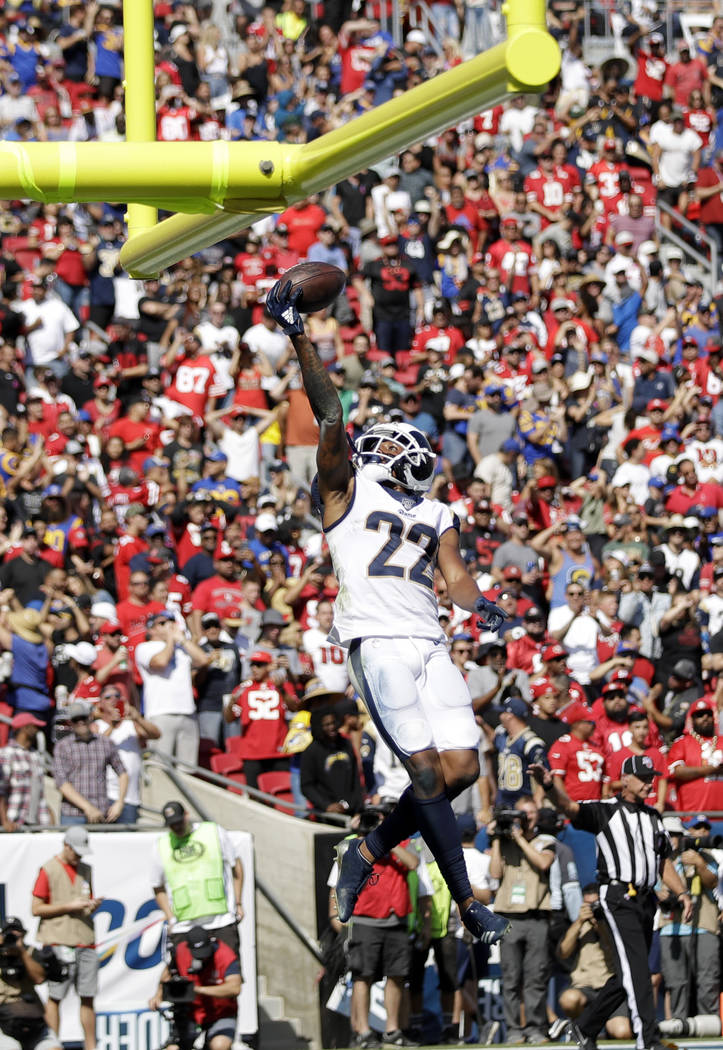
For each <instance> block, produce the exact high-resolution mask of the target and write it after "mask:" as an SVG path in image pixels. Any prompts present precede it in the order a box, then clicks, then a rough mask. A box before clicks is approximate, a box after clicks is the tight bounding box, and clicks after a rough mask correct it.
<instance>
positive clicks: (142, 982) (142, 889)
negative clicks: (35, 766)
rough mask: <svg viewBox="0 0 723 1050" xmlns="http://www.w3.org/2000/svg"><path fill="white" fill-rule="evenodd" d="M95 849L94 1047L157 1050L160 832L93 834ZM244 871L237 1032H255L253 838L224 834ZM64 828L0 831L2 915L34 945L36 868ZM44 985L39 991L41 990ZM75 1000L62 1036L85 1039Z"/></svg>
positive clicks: (66, 1011)
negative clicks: (154, 857)
mask: <svg viewBox="0 0 723 1050" xmlns="http://www.w3.org/2000/svg"><path fill="white" fill-rule="evenodd" d="M89 832H90V840H91V846H92V848H93V852H92V853H91V854H89V855H88V857H87V858H85V859H86V860H87V861H88V863H89V864H90V866H91V868H92V871H93V892H94V894H95V895H96V897H103V898H104V900H103V903H102V904H101V906H100V907H99V908H98V910H97V912H96V913H95V916H94V919H95V935H96V944H97V946H98V947H97V950H98V954H99V956H100V960H101V969H100V983H99V991H98V995H97V996H96V998H95V1008H96V1013H97V1025H96V1032H97V1037H98V1038H97V1045H98V1050H157V1048H158V1047H159V1046H161V1045H162V1044H163V1043H164V1041H165V1039H166V1036H167V1033H168V1025H167V1023H166V1022H165V1021H164V1019H163V1018H162V1017H161V1016H160V1015H159V1014H157V1013H154V1012H152V1011H151V1010H149V1009H148V1000H149V999H150V997H151V996H152V995H153V993H154V992H155V990H156V988H157V987H158V980H159V977H160V974H161V972H162V969H163V960H162V958H161V951H162V937H163V929H164V921H163V915H162V913H161V912H160V911H159V909H158V908H157V907H156V902H155V898H154V896H153V888H152V886H151V885H150V877H149V873H148V860H149V857H150V855H151V850H152V848H153V843H154V842H155V841H156V839H157V838H158V834H157V833H156V832H152V831H139V832H124V831H119V832H108V833H105V834H103V833H102V832H96V833H95V834H94V833H93V830H92V828H89ZM228 835H229V837H230V838H231V841H232V842H233V844H234V846H236V848H237V850H238V853H239V856H240V857H241V861H242V863H243V868H244V886H243V907H244V918H243V920H242V922H241V925H240V928H239V933H240V935H241V970H242V973H243V986H242V989H241V995H240V997H239V1025H238V1031H239V1033H246V1034H249V1033H252V1032H255V1031H256V1030H257V1029H258V1013H257V997H256V919H255V914H254V856H253V839H252V837H251V835H250V834H249V833H248V832H245V831H229V832H228ZM62 840H63V836H62V833H61V832H50V831H48V832H39V833H32V834H27V835H26V834H17V835H0V872H1V873H2V875H1V876H0V878H1V879H2V882H0V894H1V895H2V898H3V899H4V905H5V915H6V916H7V915H17V916H18V917H19V918H20V919H22V922H23V925H24V926H25V928H26V929H27V931H28V935H27V938H26V941H27V943H28V944H33V943H37V942H35V934H36V931H37V928H38V920H37V919H35V918H33V915H32V912H31V896H32V889H33V886H34V885H35V880H36V878H37V875H38V872H39V870H40V868H41V866H42V865H43V864H45V863H47V861H49V860H50V859H51V858H52V857H54V856H55V855H56V854H57V853H59V852H60V849H61V846H62ZM44 989H45V986H44V985H42V986H41V987H40V988H39V991H40V994H41V995H42V994H43V992H44ZM78 1013H79V1002H78V999H77V997H76V995H75V992H72V993H71V994H70V995H68V996H67V997H66V998H65V999H64V1000H63V1002H62V1004H61V1007H60V1016H61V1030H60V1037H61V1039H62V1040H64V1041H68V1042H72V1041H77V1040H80V1041H81V1042H82V1031H81V1028H80V1021H79V1016H78Z"/></svg>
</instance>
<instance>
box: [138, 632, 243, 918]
mask: <svg viewBox="0 0 723 1050" xmlns="http://www.w3.org/2000/svg"><path fill="white" fill-rule="evenodd" d="M136 652H137V650H136ZM198 824H199V822H198V821H195V822H193V823H192V824H191V827H192V828H193V829H194V830H195V829H196V828H197V827H198ZM216 827H217V828H218V839H219V842H220V844H221V855H222V857H223V888H224V893H225V895H226V906H227V908H228V911H226V912H224V913H223V914H222V915H212V916H208V917H205V916H201V917H200V918H197V919H188V920H187V921H186V922H175V923H174V924H173V932H174V933H185V932H186V931H187V930H190V929H191V927H192V926H203V928H204V929H206V930H219V929H220V928H221V927H222V926H229V925H231V923H235V922H236V898H235V896H234V888H233V866H234V864H235V863H236V859H237V857H238V856H239V854H238V853H237V852H236V849H235V848H234V845H233V843H232V842H231V839H230V838H229V837H228V835H227V834H226V832H225V830H224V829H223V828H222V827H221V826H220V825H218V824H217V825H216ZM163 834H164V835H167V834H169V832H167V831H166V832H164V833H163ZM162 837H163V836H162V835H161V836H159V837H158V838H157V839H156V841H155V843H154V844H153V852H152V854H151V865H150V867H151V871H150V882H151V886H152V887H153V888H154V889H155V887H156V886H166V879H165V874H164V871H163V864H162V862H161V853H160V850H159V848H158V846H159V843H160V841H161V838H162ZM166 890H167V892H168V897H169V902H170V905H171V907H173V896H172V894H171V891H170V890H168V888H167V887H166Z"/></svg>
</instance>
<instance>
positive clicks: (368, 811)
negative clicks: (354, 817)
mask: <svg viewBox="0 0 723 1050" xmlns="http://www.w3.org/2000/svg"><path fill="white" fill-rule="evenodd" d="M395 804H396V803H394V802H393V801H392V802H381V803H380V804H379V805H378V806H365V807H364V809H363V810H362V811H361V813H360V814H359V823H358V825H357V831H358V832H359V834H360V835H367V834H368V833H369V832H370V831H373V830H374V828H375V827H376V826H377V824H379V823H380V822H381V821H382V820H383V819H384V817H386V816H388V815H389V814H390V813H391V811H392V810H393V809H394V806H395Z"/></svg>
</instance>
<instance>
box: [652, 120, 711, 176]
mask: <svg viewBox="0 0 723 1050" xmlns="http://www.w3.org/2000/svg"><path fill="white" fill-rule="evenodd" d="M650 143H651V145H652V144H655V145H657V146H660V149H661V151H662V152H661V154H660V160H659V162H658V170H659V172H660V179H661V182H662V183H663V185H664V186H670V187H678V186H682V185H683V183H684V182H685V181H686V178H687V177H688V173H689V172H690V170H691V163H692V161H693V154H694V153H695V151H696V150H699V149H700V148H701V146H702V145H703V140H702V139H701V137H700V135H699V134H698V133H697V131H693V129H692V128H686V129H685V130H684V131H682V132H681V133H680V134H679V135H678V134H676V132H675V131H674V130H673V125H672V124H665V123H663V121H662V120H657V121H656V122H655V124H653V126H652V128H651V129H650Z"/></svg>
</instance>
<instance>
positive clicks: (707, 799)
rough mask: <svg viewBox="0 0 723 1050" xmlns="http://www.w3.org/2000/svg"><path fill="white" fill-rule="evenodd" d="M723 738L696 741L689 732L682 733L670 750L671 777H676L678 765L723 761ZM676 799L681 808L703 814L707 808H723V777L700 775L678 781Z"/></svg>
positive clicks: (703, 764)
mask: <svg viewBox="0 0 723 1050" xmlns="http://www.w3.org/2000/svg"><path fill="white" fill-rule="evenodd" d="M722 745H723V740H721V739H720V738H719V737H717V736H712V737H708V738H707V739H701V740H696V739H695V737H693V736H691V735H690V733H683V735H682V736H679V737H678V739H677V740H676V741H675V742H674V743H673V746H672V747H671V749H670V752H669V753H668V768H669V770H670V776H671V777H672V779H673V780H675V770H676V768H677V767H678V766H715V765H720V763H721V762H723V746H722ZM676 792H677V796H678V799H677V802H676V808H677V809H680V810H693V811H694V812H696V813H704V812H706V811H707V810H719V809H723V780H721V779H720V777H716V776H715V774H714V775H713V776H712V777H699V778H698V779H697V780H688V781H687V782H685V783H683V782H682V781H676Z"/></svg>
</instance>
